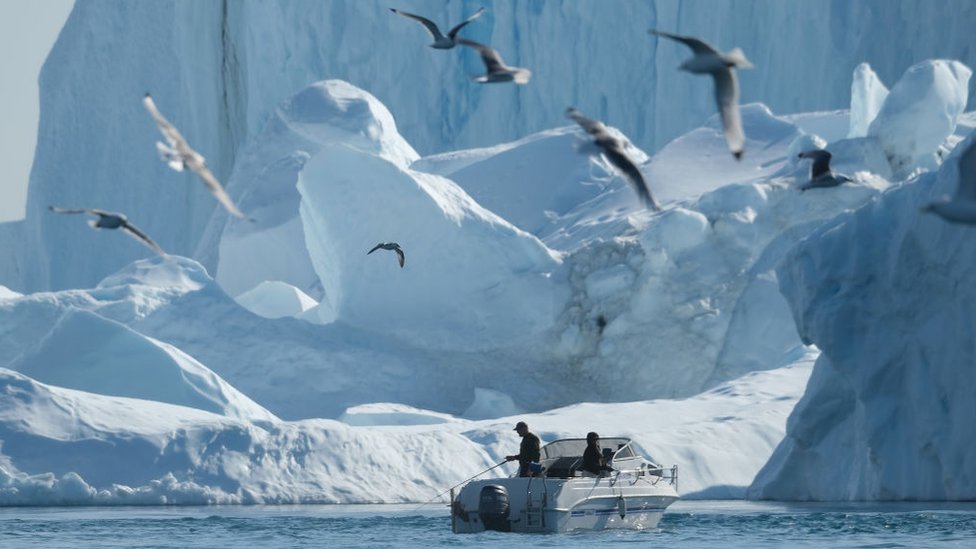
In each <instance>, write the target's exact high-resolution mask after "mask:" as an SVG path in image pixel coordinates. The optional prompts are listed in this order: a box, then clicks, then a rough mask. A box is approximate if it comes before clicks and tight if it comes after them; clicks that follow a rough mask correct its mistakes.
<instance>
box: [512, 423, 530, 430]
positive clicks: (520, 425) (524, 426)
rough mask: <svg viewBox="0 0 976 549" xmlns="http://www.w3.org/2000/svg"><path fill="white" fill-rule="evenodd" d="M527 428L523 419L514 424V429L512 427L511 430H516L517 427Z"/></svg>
mask: <svg viewBox="0 0 976 549" xmlns="http://www.w3.org/2000/svg"><path fill="white" fill-rule="evenodd" d="M528 428H529V426H528V425H526V424H525V422H524V421H520V422H518V423H516V424H515V429H513V431H518V430H519V429H528Z"/></svg>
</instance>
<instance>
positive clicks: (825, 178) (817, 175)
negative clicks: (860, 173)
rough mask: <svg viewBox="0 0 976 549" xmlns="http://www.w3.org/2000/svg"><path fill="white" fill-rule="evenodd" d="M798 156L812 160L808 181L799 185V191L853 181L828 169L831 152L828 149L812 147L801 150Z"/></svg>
mask: <svg viewBox="0 0 976 549" xmlns="http://www.w3.org/2000/svg"><path fill="white" fill-rule="evenodd" d="M799 157H800V158H809V159H811V160H813V164H812V165H811V166H810V181H807V182H806V183H805V184H803V185H800V190H801V191H805V190H807V189H813V188H823V187H836V186H837V185H840V184H841V183H847V182H850V181H854V180H853V179H851V178H850V177H848V176H846V175H844V174H842V173H834V172H833V171H831V170H830V157H831V154H830V152H829V151H825V150H823V149H813V150H810V151H803V152H801V153H800V154H799Z"/></svg>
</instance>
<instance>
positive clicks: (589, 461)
mask: <svg viewBox="0 0 976 549" xmlns="http://www.w3.org/2000/svg"><path fill="white" fill-rule="evenodd" d="M581 469H583V470H584V471H587V472H590V473H593V474H594V475H597V476H602V473H604V472H607V473H609V472H610V471H613V468H611V467H610V466H609V465H607V462H606V461H604V459H603V453H602V452H601V451H600V435H598V434H596V433H594V432H593V431H590V432H589V433H586V450H584V451H583V467H581Z"/></svg>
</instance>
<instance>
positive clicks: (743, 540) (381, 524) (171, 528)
mask: <svg viewBox="0 0 976 549" xmlns="http://www.w3.org/2000/svg"><path fill="white" fill-rule="evenodd" d="M595 545H598V546H600V547H603V546H628V547H635V546H645V545H660V546H667V547H723V548H728V547H798V546H806V547H811V546H820V547H828V546H829V547H872V548H874V547H913V548H914V547H967V548H972V547H976V504H941V503H917V504H885V505H865V504H852V505H836V504H830V505H819V504H817V505H810V504H806V505H796V504H779V503H752V502H741V501H735V502H707V501H697V502H696V501H683V502H678V503H676V504H675V505H672V506H671V508H670V510H669V512H668V513H666V514H665V515H664V518H663V519H662V520H661V524H660V528H658V529H656V530H653V531H643V532H631V531H603V532H577V533H570V534H546V535H542V534H534V535H529V534H501V533H496V532H487V533H483V534H473V535H471V534H467V535H458V534H452V533H451V531H450V519H449V517H448V514H447V509H446V507H443V506H427V507H423V508H421V509H419V510H418V509H417V507H416V506H404V505H335V506H318V505H316V506H276V507H272V506H267V507H264V506H255V507H127V508H104V507H102V508H64V507H60V508H2V509H0V547H18V548H28V549H36V548H44V547H231V546H237V547H508V548H510V547H581V548H582V547H585V548H587V549H592V548H593V547H594V546H595Z"/></svg>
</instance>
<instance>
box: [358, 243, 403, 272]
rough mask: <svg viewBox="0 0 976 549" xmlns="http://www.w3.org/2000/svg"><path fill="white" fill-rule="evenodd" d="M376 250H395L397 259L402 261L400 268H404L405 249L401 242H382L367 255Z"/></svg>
mask: <svg viewBox="0 0 976 549" xmlns="http://www.w3.org/2000/svg"><path fill="white" fill-rule="evenodd" d="M376 250H393V251H394V252H396V255H397V261H399V262H400V268H401V269H402V268H403V259H404V258H403V250H402V249H401V248H400V245H399V244H397V243H396V242H380V243H379V244H377V245H375V246H373V249H372V250H370V251H368V252H366V255H369V254H371V253H373V252H375V251H376Z"/></svg>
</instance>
